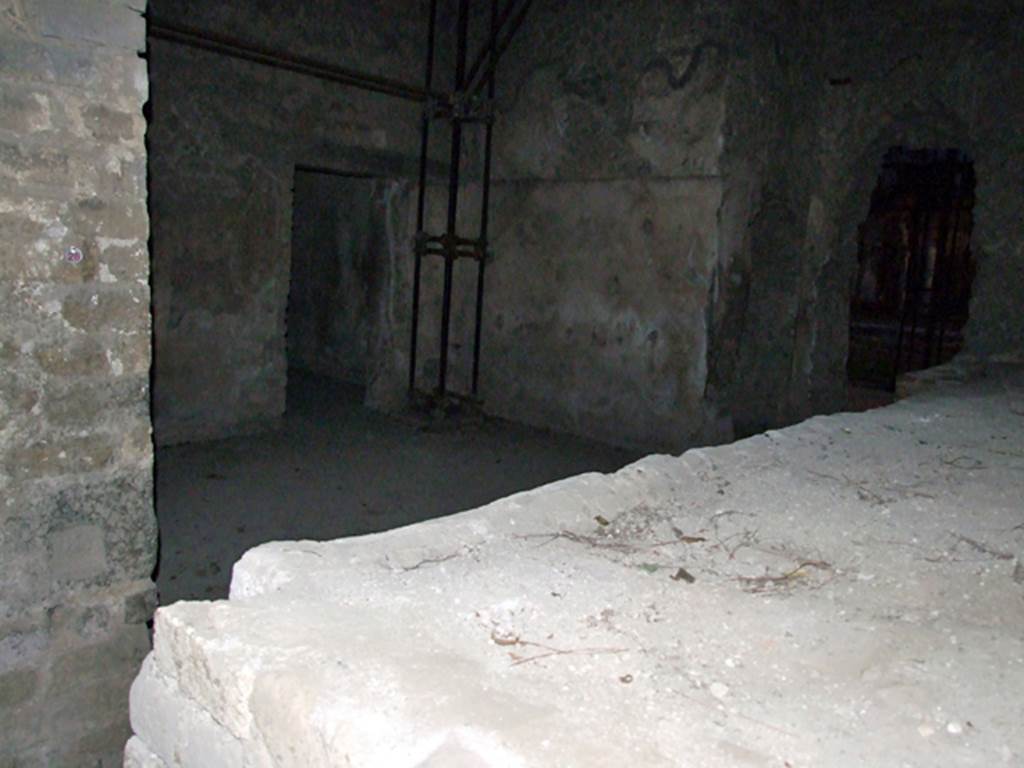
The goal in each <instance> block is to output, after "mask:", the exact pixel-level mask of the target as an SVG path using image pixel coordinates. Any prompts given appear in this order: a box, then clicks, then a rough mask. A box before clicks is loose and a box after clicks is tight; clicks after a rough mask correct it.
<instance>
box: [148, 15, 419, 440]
mask: <svg viewBox="0 0 1024 768" xmlns="http://www.w3.org/2000/svg"><path fill="white" fill-rule="evenodd" d="M405 5H406V4H404V3H400V2H392V3H357V2H352V3H346V4H344V5H343V6H339V5H337V4H334V5H332V6H331V8H330V9H328V8H327V6H324V5H323V4H317V3H305V4H299V5H298V6H296V7H294V8H293V7H289V8H285V7H284V6H283V5H280V4H271V3H263V4H250V5H248V6H246V7H245V8H241V7H240V6H238V5H237V4H232V3H227V2H214V3H189V2H185V1H184V0H181V1H176V0H161V1H160V2H156V3H154V4H153V6H152V8H151V10H152V15H153V18H154V19H158V20H163V21H165V22H168V23H175V24H187V25H188V26H192V27H196V28H199V29H205V30H207V31H210V32H214V33H220V34H230V35H234V36H236V37H239V38H243V39H245V40H248V41H249V42H251V43H254V44H258V45H264V46H268V47H272V48H276V49H278V50H282V51H286V52H288V51H290V52H293V53H296V54H300V55H302V56H306V57H312V58H319V59H321V60H326V61H330V62H332V63H335V64H338V65H342V66H349V67H356V68H359V69H362V70H364V71H372V72H377V73H380V74H384V75H388V76H396V74H402V73H404V72H406V71H408V70H409V69H410V68H412V67H413V65H412V63H411V62H413V61H415V62H417V63H416V65H415V71H419V67H420V64H419V61H420V59H419V57H420V53H419V46H420V37H419V34H418V33H419V22H418V20H419V15H418V14H412V15H411V16H410V15H409V14H406V13H405V12H404V10H405ZM150 68H151V77H152V84H153V114H152V125H151V130H150V150H151V158H152V162H151V177H152V198H151V206H152V212H153V220H154V231H153V290H154V297H153V298H154V305H153V315H154V334H155V349H154V352H155V377H154V378H155V391H154V421H155V429H156V436H157V440H158V441H159V442H161V443H172V442H178V441H182V440H195V439H202V438H208V437H215V436H223V435H225V434H232V433H238V432H245V431H249V430H253V429H260V428H265V427H267V426H268V425H272V424H273V423H274V422H275V420H276V419H277V417H279V416H280V415H281V413H282V412H283V410H284V397H285V382H286V372H287V355H286V341H285V339H286V330H287V329H286V323H285V316H286V306H287V297H288V285H289V275H290V257H291V230H292V207H293V206H292V203H293V199H292V186H293V182H294V175H295V167H296V165H301V164H306V165H315V166H323V167H325V168H328V169H332V170H335V171H341V172H350V173H361V174H371V175H379V176H382V177H388V178H408V177H411V176H412V175H413V174H414V173H415V170H416V151H417V148H418V146H419V144H418V126H419V121H418V118H419V109H418V108H417V106H416V105H415V104H413V103H411V102H404V101H399V100H396V99H393V98H391V97H387V96H381V95H377V94H367V93H363V92H361V91H357V90H354V89H351V88H345V87H343V86H337V85H334V84H329V83H324V82H321V81H318V80H314V79H311V78H308V77H303V76H299V75H295V74H292V73H288V72H282V71H277V70H271V69H268V68H265V67H261V66H259V65H255V64H250V63H246V62H238V61H233V60H229V59H225V58H224V57H220V56H216V55H212V54H210V53H208V52H204V51H196V50H192V49H188V48H184V47H181V46H177V45H174V44H170V43H166V42H160V41H154V42H153V45H152V51H151V57H150ZM418 79H419V78H418V77H417V78H416V80H417V81H418ZM408 243H409V246H407V247H411V239H409V240H408Z"/></svg>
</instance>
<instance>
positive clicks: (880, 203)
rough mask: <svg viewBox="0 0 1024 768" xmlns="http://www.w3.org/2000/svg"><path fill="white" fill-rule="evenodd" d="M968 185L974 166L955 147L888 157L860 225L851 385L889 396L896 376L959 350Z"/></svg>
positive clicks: (901, 150) (967, 291)
mask: <svg viewBox="0 0 1024 768" xmlns="http://www.w3.org/2000/svg"><path fill="white" fill-rule="evenodd" d="M974 188H975V176H974V165H973V163H972V162H971V160H970V159H969V158H968V157H967V156H966V155H965V154H964V153H963V152H961V151H960V150H958V149H908V148H905V147H893V148H891V149H890V150H889V151H888V152H887V153H886V154H885V157H884V159H883V162H882V170H881V172H880V173H879V176H878V181H877V183H876V185H875V188H874V191H873V192H872V195H871V205H870V210H869V212H868V215H867V218H866V219H865V220H864V222H863V223H862V224H861V225H860V227H859V230H858V238H857V240H858V254H857V271H856V278H855V280H854V284H853V290H852V296H851V303H850V351H849V358H848V362H847V374H848V377H849V381H850V383H851V385H853V386H855V387H861V388H867V389H874V390H879V391H889V392H891V391H893V390H894V388H895V385H896V379H897V377H898V376H899V375H900V374H902V373H906V372H908V371H915V370H921V369H923V368H930V367H932V366H935V365H940V364H942V363H944V362H947V361H948V360H950V359H951V358H952V357H953V356H954V355H955V354H956V353H957V352H958V351H959V350H960V348H961V346H962V345H963V329H964V325H965V324H966V322H967V316H968V309H969V302H970V296H971V283H972V280H973V277H974V257H973V255H972V253H971V230H972V224H973V220H972V216H973V209H974Z"/></svg>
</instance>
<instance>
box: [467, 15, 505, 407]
mask: <svg viewBox="0 0 1024 768" xmlns="http://www.w3.org/2000/svg"><path fill="white" fill-rule="evenodd" d="M498 26H499V22H498V0H491V42H490V50H491V54H490V60H491V61H490V67H489V74H488V78H487V104H488V108H489V109H490V110H491V114H490V115H488V120H487V126H486V127H485V129H484V131H485V133H484V175H483V183H482V189H481V191H480V261H479V262H477V273H476V319H475V323H474V329H473V381H472V392H473V397H476V396H477V393H478V392H479V389H480V337H481V332H482V328H483V313H484V269H485V267H486V266H487V250H488V241H487V235H488V226H489V223H490V206H491V151H492V146H493V138H494V111H493V110H494V94H495V82H494V79H495V73H496V71H497V57H498V48H497V45H498Z"/></svg>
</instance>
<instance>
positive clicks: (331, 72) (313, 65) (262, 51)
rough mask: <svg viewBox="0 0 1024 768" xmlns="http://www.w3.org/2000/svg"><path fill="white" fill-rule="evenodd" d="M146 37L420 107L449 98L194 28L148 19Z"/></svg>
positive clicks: (401, 83) (386, 79)
mask: <svg viewBox="0 0 1024 768" xmlns="http://www.w3.org/2000/svg"><path fill="white" fill-rule="evenodd" d="M147 34H148V35H149V36H150V37H152V38H154V39H157V40H166V41H169V42H172V43H178V44H181V45H187V46H190V47H192V48H200V49H202V50H206V51H212V52H214V53H220V54H222V55H224V56H230V57H232V58H235V59H242V60H244V61H252V62H255V63H257V64H263V65H265V66H268V67H274V68H276V69H283V70H287V71H289V72H296V73H298V74H301V75H307V76H309V77H315V78H318V79H320V80H326V81H329V82H332V83H340V84H342V85H350V86H353V87H355V88H361V89H362V90H366V91H372V92H375V93H383V94H386V95H388V96H395V97H397V98H401V99H408V100H410V101H418V102H421V103H423V102H426V101H428V100H430V99H434V100H437V101H439V102H441V103H444V104H447V103H449V98H448V96H447V95H446V94H443V93H439V92H435V91H429V90H427V89H425V88H419V87H417V86H415V85H409V84H407V83H403V82H401V81H400V80H394V79H392V78H388V77H381V76H380V75H371V74H368V73H366V72H359V71H357V70H354V69H347V68H345V67H338V66H335V65H334V64H328V63H326V62H322V61H317V60H315V59H310V58H307V57H304V56H293V55H291V54H287V53H282V52H280V51H275V50H273V49H270V48H265V47H263V46H259V45H253V44H252V43H249V42H246V41H243V40H239V39H236V38H233V37H228V36H226V35H220V34H214V33H211V32H207V31H204V30H200V29H196V28H193V27H184V26H179V25H175V24H167V23H164V22H162V21H156V20H155V19H150V20H149V25H148V29H147Z"/></svg>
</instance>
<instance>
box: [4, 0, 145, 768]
mask: <svg viewBox="0 0 1024 768" xmlns="http://www.w3.org/2000/svg"><path fill="white" fill-rule="evenodd" d="M140 6H144V3H133V4H132V7H129V6H128V5H127V4H125V3H120V2H106V1H105V0H79V1H76V2H75V3H65V2H50V1H48V0H19V1H18V2H3V3H0V371H2V373H0V765H4V766H18V767H19V768H31V767H34V766H40V767H41V766H48V767H54V766H69V767H70V766H84V765H88V766H97V765H99V766H115V765H120V759H121V758H120V753H121V745H120V742H121V740H122V738H123V736H124V734H125V733H127V717H126V711H125V702H126V696H127V693H128V686H129V683H130V682H131V678H132V677H133V675H134V674H135V672H136V670H137V668H138V664H139V661H140V659H141V658H142V656H143V655H144V654H145V653H146V651H147V650H148V648H149V637H148V633H147V628H146V622H147V620H148V619H149V618H150V616H151V614H152V610H153V608H154V606H155V602H156V599H155V593H154V587H153V584H152V582H151V581H150V574H151V573H152V571H153V567H154V565H155V556H156V522H155V519H154V515H153V505H152V477H151V474H152V473H151V465H152V448H151V440H150V420H149V365H150V320H149V301H150V300H149V253H148V250H147V247H146V240H147V237H148V232H149V223H148V222H149V219H148V215H147V211H146V151H145V147H144V144H143V137H144V133H145V121H144V119H143V115H142V105H143V103H144V102H145V100H146V98H147V76H146V64H145V62H144V61H143V60H142V59H141V58H140V57H139V55H138V52H139V51H141V50H143V49H144V48H145V34H144V22H143V19H142V17H141V15H140V13H141V10H142V8H141V7H140Z"/></svg>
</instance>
